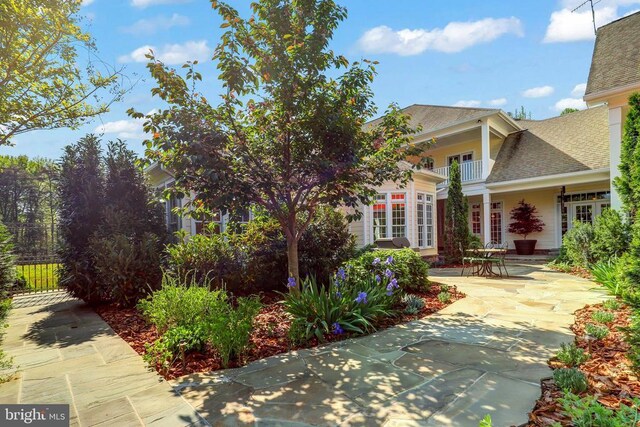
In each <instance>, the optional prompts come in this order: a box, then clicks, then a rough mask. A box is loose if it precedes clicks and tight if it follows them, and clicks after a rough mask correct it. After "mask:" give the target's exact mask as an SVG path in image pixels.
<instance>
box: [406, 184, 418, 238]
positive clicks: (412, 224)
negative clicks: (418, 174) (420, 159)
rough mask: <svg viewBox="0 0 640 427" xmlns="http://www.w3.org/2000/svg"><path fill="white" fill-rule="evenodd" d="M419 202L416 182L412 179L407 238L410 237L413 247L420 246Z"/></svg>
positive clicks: (408, 199) (409, 195) (407, 201)
mask: <svg viewBox="0 0 640 427" xmlns="http://www.w3.org/2000/svg"><path fill="white" fill-rule="evenodd" d="M417 202H418V196H417V194H416V183H415V182H414V181H411V182H410V183H409V194H408V195H407V200H406V203H407V209H408V210H409V212H408V214H409V215H408V219H407V222H408V224H407V239H409V243H411V247H412V248H417V247H418V231H417V230H418V221H417V219H416V203H417Z"/></svg>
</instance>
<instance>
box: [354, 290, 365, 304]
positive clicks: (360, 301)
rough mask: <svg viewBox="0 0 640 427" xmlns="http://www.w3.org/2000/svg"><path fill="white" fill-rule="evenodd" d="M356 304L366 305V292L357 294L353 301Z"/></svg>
mask: <svg viewBox="0 0 640 427" xmlns="http://www.w3.org/2000/svg"><path fill="white" fill-rule="evenodd" d="M355 301H356V302H357V303H358V304H366V303H367V293H366V292H358V297H357V298H356V300H355Z"/></svg>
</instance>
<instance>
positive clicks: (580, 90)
mask: <svg viewBox="0 0 640 427" xmlns="http://www.w3.org/2000/svg"><path fill="white" fill-rule="evenodd" d="M586 90H587V84H586V83H580V84H577V85H576V86H575V87H574V88H573V90H572V91H571V96H582V95H584V92H585V91H586Z"/></svg>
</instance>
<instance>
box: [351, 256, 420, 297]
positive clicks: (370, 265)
mask: <svg viewBox="0 0 640 427" xmlns="http://www.w3.org/2000/svg"><path fill="white" fill-rule="evenodd" d="M389 259H391V260H392V261H393V268H392V269H393V272H394V273H395V277H396V278H397V280H398V285H400V288H401V289H403V290H405V291H408V290H418V291H423V290H426V289H428V288H429V279H428V275H429V265H428V264H427V263H426V262H425V261H424V260H423V259H422V258H421V257H420V255H419V254H418V253H417V252H415V251H413V250H412V249H397V250H396V249H381V250H377V251H373V252H366V253H364V254H362V255H360V257H358V258H356V259H353V260H351V261H349V262H348V263H347V264H346V267H347V269H348V270H349V274H350V276H351V277H353V278H354V279H355V280H358V279H361V280H364V279H366V278H367V277H369V276H370V275H371V271H372V270H373V273H374V274H378V275H380V276H381V277H382V276H383V275H384V272H385V271H386V269H387V268H388V267H389V265H388V264H387V260H389Z"/></svg>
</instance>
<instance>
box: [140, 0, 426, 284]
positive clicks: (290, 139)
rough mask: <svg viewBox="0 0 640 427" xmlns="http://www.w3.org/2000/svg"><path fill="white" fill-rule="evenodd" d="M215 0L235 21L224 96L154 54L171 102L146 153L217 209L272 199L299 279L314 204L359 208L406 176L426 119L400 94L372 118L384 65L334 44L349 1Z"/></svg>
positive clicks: (230, 26)
mask: <svg viewBox="0 0 640 427" xmlns="http://www.w3.org/2000/svg"><path fill="white" fill-rule="evenodd" d="M212 5H213V8H214V9H215V10H216V11H217V12H218V13H219V14H220V16H221V17H222V19H223V21H224V23H223V24H222V25H223V28H226V30H225V32H224V33H223V34H222V36H221V37H220V43H219V45H218V47H217V49H216V50H215V54H214V57H213V61H214V62H215V63H216V64H217V66H218V69H219V70H220V75H219V77H220V80H221V83H222V86H223V87H224V94H223V95H221V98H222V104H221V105H219V106H218V107H215V106H213V105H211V104H209V102H208V101H207V99H205V98H204V97H203V96H202V95H201V94H200V92H198V91H197V85H198V81H200V80H202V76H201V74H200V73H198V72H197V71H195V68H194V67H195V64H190V63H188V64H186V65H185V71H184V77H183V76H182V75H180V73H177V72H175V71H174V70H172V69H171V68H169V67H167V66H165V65H164V64H163V63H161V62H160V61H158V59H157V58H155V57H153V55H150V62H149V64H148V66H147V67H148V69H149V71H150V72H151V75H152V77H153V78H154V79H155V80H156V82H157V83H158V87H155V88H153V89H152V93H153V94H154V95H157V96H159V97H160V98H162V99H163V100H164V101H166V102H167V103H168V104H169V106H168V108H167V109H165V110H162V111H160V112H159V113H158V114H155V115H153V116H152V117H151V118H149V120H148V121H147V123H146V124H145V129H146V130H147V131H150V132H151V133H152V134H154V138H153V139H151V140H148V141H146V144H147V146H148V148H149V150H148V151H147V153H148V155H149V157H150V158H151V159H153V160H158V161H160V162H161V163H162V164H163V165H164V166H166V167H168V168H169V169H171V170H172V171H173V172H174V174H175V178H176V188H177V189H179V190H180V191H184V192H187V191H191V192H193V193H195V194H197V195H198V196H197V199H198V200H197V201H198V202H202V203H203V205H204V206H205V207H206V208H208V209H210V210H212V211H214V210H218V209H223V210H224V209H229V210H231V211H236V210H239V209H242V208H245V207H246V206H260V207H262V208H264V209H265V210H266V211H267V212H268V213H269V215H270V216H271V217H273V218H275V219H276V220H277V221H278V224H279V225H280V229H281V231H282V233H283V234H284V235H285V236H286V239H287V254H288V267H287V272H288V273H290V274H291V275H292V276H293V277H296V278H299V276H300V275H299V268H298V243H299V240H300V238H301V237H302V234H303V233H304V231H305V229H306V227H307V225H308V224H309V220H310V219H313V217H314V216H315V215H316V213H317V208H318V207H319V206H321V205H324V204H326V205H331V206H339V205H342V206H346V207H348V208H353V209H355V210H356V211H357V210H358V209H360V208H361V206H367V205H369V204H370V202H372V201H373V198H374V196H375V194H376V187H378V186H379V185H380V184H381V183H383V182H385V181H394V182H398V183H400V184H402V183H407V182H408V181H409V179H410V178H411V175H412V171H411V169H408V170H404V169H401V168H400V167H399V166H398V162H399V161H400V160H404V159H405V158H406V156H407V155H413V154H417V153H419V152H421V151H422V150H424V145H428V144H429V143H425V144H420V145H421V147H418V146H412V145H410V144H409V143H410V141H411V135H413V134H414V133H416V131H417V130H416V129H413V128H412V127H411V126H410V122H409V117H408V116H407V115H405V114H402V112H401V111H400V110H399V109H398V108H397V107H396V106H395V105H392V106H390V107H389V109H388V110H387V111H386V113H385V115H384V117H383V118H382V119H381V120H380V121H379V122H377V124H376V125H374V126H372V127H364V126H363V125H364V123H365V122H367V121H368V120H369V119H372V118H373V117H374V116H375V114H376V108H375V104H374V102H373V94H372V91H371V82H372V81H373V79H374V77H375V74H376V71H375V67H374V63H372V62H371V61H366V60H364V61H361V62H355V63H352V64H350V63H349V61H348V60H347V59H346V58H344V57H343V56H338V55H336V54H335V53H334V52H333V51H331V50H330V49H329V45H330V41H331V38H332V37H333V34H334V31H335V30H336V28H337V27H338V25H339V23H340V22H341V21H343V20H344V19H345V18H346V15H347V12H346V9H345V8H344V7H342V6H339V5H337V4H336V3H335V2H332V1H331V2H324V1H323V2H315V1H312V2H299V1H292V0H285V1H280V0H261V1H257V2H253V3H252V5H251V8H252V14H251V18H249V19H243V18H242V17H241V16H240V15H239V13H238V11H236V10H235V9H233V8H232V7H231V6H229V5H227V4H225V3H223V2H219V1H216V2H212ZM301 41H304V42H301ZM293 100H295V102H293ZM130 114H131V115H132V116H133V117H138V118H141V117H142V114H141V113H139V112H134V111H130ZM231 142H233V143H231ZM419 166H422V164H420V165H416V167H419ZM356 215H357V213H356Z"/></svg>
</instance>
